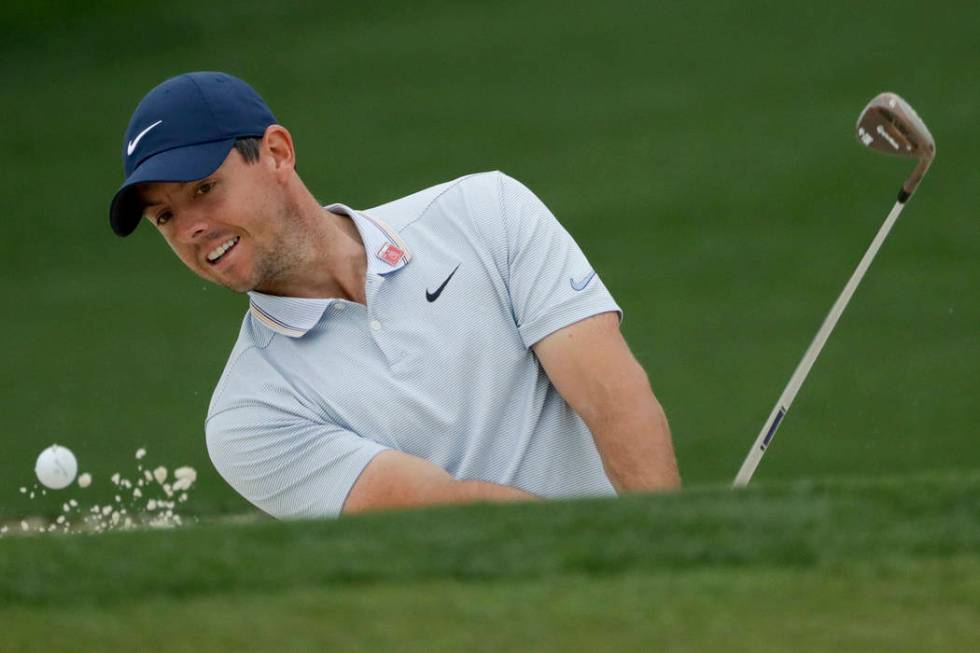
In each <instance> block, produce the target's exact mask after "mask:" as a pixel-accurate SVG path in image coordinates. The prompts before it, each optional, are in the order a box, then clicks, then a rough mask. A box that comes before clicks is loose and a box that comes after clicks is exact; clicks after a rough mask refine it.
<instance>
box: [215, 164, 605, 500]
mask: <svg viewBox="0 0 980 653" xmlns="http://www.w3.org/2000/svg"><path fill="white" fill-rule="evenodd" d="M327 209H328V210H330V211H331V212H333V213H338V214H342V215H347V216H349V217H350V218H351V219H352V220H353V221H354V224H355V225H356V226H357V229H358V231H359V233H360V235H361V239H362V240H363V242H364V247H365V250H366V254H367V275H366V280H365V292H366V304H365V305H362V304H358V303H355V302H350V301H346V300H342V299H333V298H325V299H299V298H289V297H274V296H269V295H263V294H260V293H254V292H253V293H250V294H249V299H250V308H249V311H248V313H247V314H246V315H245V320H244V322H243V324H242V329H241V332H240V334H239V338H238V342H237V343H236V344H235V347H234V349H233V350H232V353H231V356H230V358H229V360H228V363H227V365H226V367H225V370H224V373H223V374H222V376H221V379H220V381H219V382H218V385H217V388H216V389H215V392H214V396H213V398H212V400H211V406H210V408H209V410H208V417H207V421H206V432H207V445H208V452H209V453H210V456H211V460H212V461H213V462H214V466H215V467H216V468H217V470H218V472H219V473H220V474H221V475H222V476H223V477H224V478H225V480H226V481H228V483H229V484H230V485H231V486H232V487H233V488H235V490H237V491H238V492H239V493H241V495H242V496H244V497H245V498H246V499H248V500H249V501H251V502H252V503H253V504H255V505H256V506H258V507H259V508H261V509H262V510H264V511H265V512H267V513H269V514H271V515H273V516H275V517H279V518H297V517H319V516H333V515H337V514H339V513H340V510H341V508H342V507H343V504H344V501H345V499H346V497H347V494H348V492H349V491H350V489H351V487H352V486H353V484H354V482H355V481H356V480H357V477H358V475H359V474H360V473H361V471H362V470H363V469H364V467H365V466H366V465H367V464H368V463H369V462H370V461H371V459H372V458H373V457H374V456H375V455H377V454H378V453H379V452H381V451H383V450H385V449H397V450H399V451H403V452H405V453H409V454H412V455H414V456H418V457H421V458H424V459H426V460H429V461H431V462H433V463H435V464H437V465H439V466H440V467H442V468H443V469H445V470H447V471H448V472H449V473H450V474H451V475H452V476H453V477H455V478H457V479H460V480H482V481H489V482H492V483H498V484H501V485H509V486H513V487H516V488H519V489H521V490H525V491H527V492H531V493H533V494H537V495H540V496H543V497H569V496H583V495H592V496H595V495H612V494H615V491H614V489H613V487H612V485H611V484H610V482H609V480H608V478H607V477H606V475H605V473H604V471H603V468H602V462H601V460H600V458H599V454H598V451H597V450H596V447H595V443H594V442H593V439H592V434H591V433H590V432H589V429H588V427H587V426H586V425H585V423H584V422H583V421H582V419H581V418H580V417H579V416H578V415H577V414H576V413H575V412H574V411H573V410H572V409H571V407H569V405H568V404H567V403H566V402H565V401H564V399H563V398H562V397H561V395H560V394H558V392H557V390H555V388H554V386H553V385H552V384H551V383H550V381H549V380H548V377H547V375H546V374H545V372H544V370H543V369H542V368H541V366H540V364H539V363H538V360H537V358H536V357H535V356H534V354H533V352H532V351H531V349H530V347H531V346H532V345H533V344H534V343H536V342H537V341H539V340H540V339H542V338H543V337H545V336H547V335H548V334H550V333H552V332H554V331H556V330H558V329H560V328H562V327H564V326H567V325H569V324H572V323H574V322H577V321H579V320H582V319H584V318H586V317H589V316H591V315H596V314H598V313H603V312H607V311H617V312H619V313H620V316H621V315H622V311H621V310H620V308H619V306H617V305H616V302H615V301H614V300H613V298H612V297H611V296H610V294H609V292H608V291H607V290H606V288H605V286H604V285H603V284H602V281H601V280H600V279H599V277H598V276H597V275H596V274H595V272H594V271H593V269H592V267H591V266H590V265H589V263H588V261H587V260H586V258H585V256H584V255H583V254H582V251H581V250H580V249H579V247H578V246H577V245H576V244H575V242H574V240H572V237H571V236H570V235H569V234H568V232H567V231H565V229H564V228H562V226H561V225H560V224H559V223H558V221H557V220H556V219H555V217H554V216H553V215H552V214H551V212H550V211H549V210H548V209H547V207H546V206H545V205H544V204H543V203H542V202H541V201H540V200H539V199H538V198H537V197H536V196H535V195H534V194H533V193H532V192H531V191H530V190H528V189H527V188H526V187H525V186H523V185H522V184H521V183H520V182H518V181H516V180H514V179H512V178H510V177H508V176H506V175H504V174H503V173H500V172H487V173H479V174H474V175H469V176H466V177H461V178H459V179H456V180H454V181H451V182H447V183H444V184H440V185H438V186H434V187H432V188H429V189H427V190H423V191H421V192H418V193H415V194H413V195H409V196H408V197H405V198H402V199H399V200H396V201H394V202H390V203H388V204H384V205H382V206H379V207H376V208H373V209H369V210H366V211H355V210H353V209H350V208H348V207H347V206H344V205H342V204H333V205H331V206H328V207H327Z"/></svg>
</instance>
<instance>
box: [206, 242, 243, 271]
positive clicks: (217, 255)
mask: <svg viewBox="0 0 980 653" xmlns="http://www.w3.org/2000/svg"><path fill="white" fill-rule="evenodd" d="M240 239H241V236H235V237H234V238H229V239H228V240H226V241H225V242H223V243H221V244H220V245H218V246H217V247H215V248H214V249H212V250H211V251H210V252H208V263H210V264H211V265H214V264H216V263H217V262H218V261H220V260H221V259H222V258H224V256H225V254H227V253H228V252H230V251H231V250H232V249H233V248H234V247H235V245H237V244H238V241H239V240H240Z"/></svg>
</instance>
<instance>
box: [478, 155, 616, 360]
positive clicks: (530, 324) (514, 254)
mask: <svg viewBox="0 0 980 653" xmlns="http://www.w3.org/2000/svg"><path fill="white" fill-rule="evenodd" d="M496 175H497V178H498V183H499V201H500V205H501V211H502V214H503V225H504V237H505V239H506V248H507V276H508V287H509V290H510V294H511V301H512V303H513V308H514V316H515V319H516V321H517V326H518V330H519V332H520V335H521V339H522V340H523V341H524V344H525V346H527V347H531V346H532V345H534V343H536V342H538V341H539V340H541V339H542V338H544V337H545V336H547V335H548V334H550V333H553V332H554V331H557V330H558V329H561V328H562V327H566V326H568V325H570V324H573V323H574V322H578V321H580V320H583V319H585V318H587V317H591V316H593V315H597V314H599V313H605V312H609V311H615V312H617V313H619V317H620V320H622V317H623V311H622V309H621V308H620V307H619V305H617V304H616V301H615V300H614V299H613V297H612V295H611V294H610V293H609V291H608V290H607V289H606V286H605V285H604V284H603V283H602V280H601V279H600V278H599V275H598V274H596V271H595V269H594V268H593V267H592V265H591V264H590V263H589V261H588V259H586V257H585V254H583V253H582V250H581V248H579V246H578V244H577V243H576V242H575V240H574V239H573V238H572V236H571V235H570V234H569V233H568V231H566V230H565V228H564V227H562V225H561V224H560V223H559V222H558V220H557V219H556V218H555V216H554V215H553V214H552V213H551V211H550V210H549V209H548V207H547V206H545V204H544V202H542V201H541V200H540V199H538V197H537V196H536V195H535V194H534V193H533V192H531V191H530V190H529V189H528V188H527V187H526V186H524V185H523V184H522V183H521V182H519V181H517V180H516V179H513V178H511V177H509V176H507V175H505V174H503V173H499V172H498V173H496Z"/></svg>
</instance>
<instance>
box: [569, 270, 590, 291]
mask: <svg viewBox="0 0 980 653" xmlns="http://www.w3.org/2000/svg"><path fill="white" fill-rule="evenodd" d="M594 276H595V271H594V270H593V271H592V272H589V273H588V274H587V275H585V278H583V279H582V280H581V281H575V277H571V278H570V279H569V280H568V281H569V282H570V283H571V284H572V290H575V291H582V290H585V287H586V286H587V285H589V282H590V281H592V277H594Z"/></svg>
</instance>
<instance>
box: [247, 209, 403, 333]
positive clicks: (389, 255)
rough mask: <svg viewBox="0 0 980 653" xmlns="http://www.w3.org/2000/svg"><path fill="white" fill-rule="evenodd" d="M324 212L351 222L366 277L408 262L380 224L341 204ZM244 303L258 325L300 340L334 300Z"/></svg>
mask: <svg viewBox="0 0 980 653" xmlns="http://www.w3.org/2000/svg"><path fill="white" fill-rule="evenodd" d="M326 209H327V210H328V211H330V212H331V213H337V214H340V215H346V216H348V217H349V218H351V220H353V221H354V225H355V226H356V227H357V231H358V233H359V234H360V236H361V242H363V243H364V252H365V254H366V256H367V273H368V274H369V275H370V274H376V275H380V276H384V275H386V274H389V273H391V272H395V271H396V270H400V269H401V268H403V267H405V265H407V264H408V263H409V261H411V260H412V255H411V253H409V251H408V246H407V245H406V244H405V241H404V240H402V238H401V236H400V235H399V234H398V233H397V232H396V231H395V230H394V229H392V228H391V227H389V226H388V225H387V224H385V223H384V222H383V221H382V220H380V219H378V218H375V217H372V216H370V215H368V214H367V213H365V212H363V211H355V210H354V209H352V208H350V207H348V206H346V205H344V204H331V205H329V206H327V207H326ZM248 301H249V311H250V312H251V314H252V316H253V317H255V318H256V319H258V320H259V322H261V323H262V324H264V325H265V326H267V327H269V328H270V329H272V330H273V331H275V332H277V333H281V334H282V335H284V336H289V337H290V338H300V337H302V336H304V335H306V332H307V331H309V330H310V329H312V328H313V327H314V326H315V325H316V323H317V322H319V321H320V318H322V317H323V313H324V311H326V310H327V308H328V307H329V306H330V304H332V303H334V302H335V301H337V298H335V297H325V298H322V299H320V298H317V299H308V298H305V297H280V296H277V295H266V294H263V293H260V292H255V291H251V292H249V293H248Z"/></svg>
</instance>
